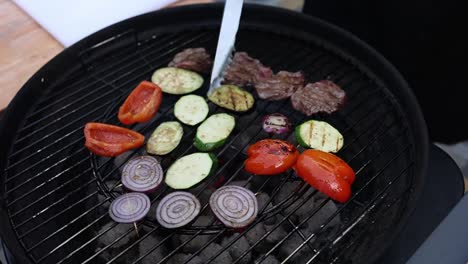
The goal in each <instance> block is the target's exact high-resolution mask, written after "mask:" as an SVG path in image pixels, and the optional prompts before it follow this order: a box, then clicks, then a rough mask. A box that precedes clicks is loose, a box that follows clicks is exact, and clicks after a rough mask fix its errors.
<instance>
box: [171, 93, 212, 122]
mask: <svg viewBox="0 0 468 264" xmlns="http://www.w3.org/2000/svg"><path fill="white" fill-rule="evenodd" d="M208 111H209V109H208V104H207V103H206V101H205V98H203V97H201V96H198V95H193V94H190V95H185V96H182V97H181V98H180V99H179V100H177V102H176V103H175V106H174V115H175V117H177V119H179V120H180V122H182V123H184V124H186V125H190V126H194V125H196V124H198V123H200V122H202V121H203V120H205V118H206V116H207V115H208Z"/></svg>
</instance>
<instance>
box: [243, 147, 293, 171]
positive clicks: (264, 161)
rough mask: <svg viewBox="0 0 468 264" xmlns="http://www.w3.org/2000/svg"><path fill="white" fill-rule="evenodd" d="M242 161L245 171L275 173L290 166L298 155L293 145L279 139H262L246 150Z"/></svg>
mask: <svg viewBox="0 0 468 264" xmlns="http://www.w3.org/2000/svg"><path fill="white" fill-rule="evenodd" d="M247 155H248V156H249V158H248V159H247V160H246V161H245V163H244V166H245V167H244V168H245V170H246V171H247V172H250V173H252V174H256V175H275V174H279V173H283V172H285V171H286V170H288V169H289V168H291V167H292V166H293V165H294V163H295V162H296V159H297V157H298V156H299V151H298V150H297V149H296V147H294V145H292V144H290V143H288V142H286V141H283V140H279V139H264V140H260V141H258V142H257V143H255V144H253V145H251V146H250V147H249V149H248V150H247Z"/></svg>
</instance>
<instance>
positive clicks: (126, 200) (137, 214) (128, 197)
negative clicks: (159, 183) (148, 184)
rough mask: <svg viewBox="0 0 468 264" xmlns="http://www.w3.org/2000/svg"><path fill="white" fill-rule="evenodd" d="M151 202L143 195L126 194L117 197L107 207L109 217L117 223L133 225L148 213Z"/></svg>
mask: <svg viewBox="0 0 468 264" xmlns="http://www.w3.org/2000/svg"><path fill="white" fill-rule="evenodd" d="M150 207H151V202H150V199H149V198H148V196H146V195H145V194H143V193H126V194H123V195H121V196H119V197H117V198H116V199H115V200H114V201H113V202H112V203H111V205H110V207H109V215H110V217H111V218H112V220H114V221H115V222H117V223H134V222H138V221H140V220H141V219H143V218H144V217H145V216H146V215H147V214H148V212H149V209H150Z"/></svg>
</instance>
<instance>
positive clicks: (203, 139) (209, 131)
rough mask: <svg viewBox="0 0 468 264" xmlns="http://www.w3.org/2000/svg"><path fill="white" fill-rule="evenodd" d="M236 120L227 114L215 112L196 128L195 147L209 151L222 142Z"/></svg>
mask: <svg viewBox="0 0 468 264" xmlns="http://www.w3.org/2000/svg"><path fill="white" fill-rule="evenodd" d="M235 124H236V121H235V119H234V117H233V116H231V115H228V114H224V113H221V114H215V115H212V116H210V117H208V119H206V120H205V121H204V122H203V123H202V124H201V125H200V126H199V127H198V129H197V134H196V135H195V142H194V145H195V147H196V148H197V149H198V150H200V151H211V150H213V149H216V148H218V147H220V146H222V145H223V144H224V142H225V141H226V139H227V138H228V137H229V135H230V134H231V132H232V130H233V129H234V126H235Z"/></svg>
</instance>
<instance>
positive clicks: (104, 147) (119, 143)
mask: <svg viewBox="0 0 468 264" xmlns="http://www.w3.org/2000/svg"><path fill="white" fill-rule="evenodd" d="M84 134H85V138H86V142H85V146H86V147H87V148H88V149H89V150H90V151H91V152H93V153H94V154H96V155H99V156H106V157H115V156H118V155H120V154H122V153H124V152H125V151H127V150H130V149H134V148H138V147H141V146H142V145H143V143H144V141H145V136H143V135H142V134H140V133H138V132H135V131H132V130H130V129H127V128H123V127H119V126H113V125H108V124H103V123H93V122H91V123H87V124H86V126H85V128H84Z"/></svg>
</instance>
